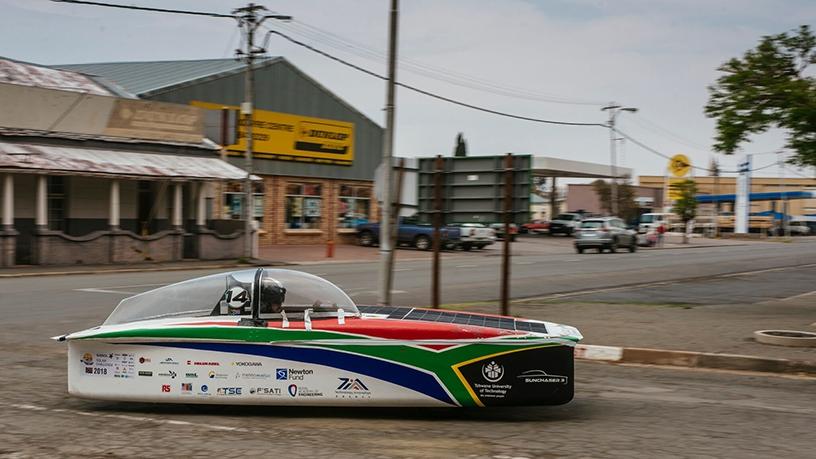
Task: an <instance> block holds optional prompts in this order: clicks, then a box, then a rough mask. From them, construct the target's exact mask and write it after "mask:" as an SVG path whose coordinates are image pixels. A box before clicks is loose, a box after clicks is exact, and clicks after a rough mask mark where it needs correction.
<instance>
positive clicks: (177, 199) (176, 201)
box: [171, 183, 183, 230]
mask: <svg viewBox="0 0 816 459" xmlns="http://www.w3.org/2000/svg"><path fill="white" fill-rule="evenodd" d="M182 186H183V184H182V183H176V184H175V185H174V189H173V218H172V219H171V224H172V225H173V227H174V229H177V230H180V229H181V226H182V222H181V215H182V213H181V210H182V209H181V206H182V199H181V197H182Z"/></svg>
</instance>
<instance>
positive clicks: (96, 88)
mask: <svg viewBox="0 0 816 459" xmlns="http://www.w3.org/2000/svg"><path fill="white" fill-rule="evenodd" d="M0 82H2V83H10V84H17V85H22V86H35V87H38V88H47V89H61V90H64V91H76V92H84V93H88V94H95V95H98V96H110V95H112V93H111V92H110V91H108V90H107V89H105V87H104V86H102V85H100V84H98V83H96V82H94V81H93V80H92V79H90V78H88V77H86V76H85V75H82V74H80V73H77V72H75V71H65V70H58V69H53V68H49V67H43V66H39V65H34V64H28V63H25V62H19V61H13V60H9V59H2V58H0Z"/></svg>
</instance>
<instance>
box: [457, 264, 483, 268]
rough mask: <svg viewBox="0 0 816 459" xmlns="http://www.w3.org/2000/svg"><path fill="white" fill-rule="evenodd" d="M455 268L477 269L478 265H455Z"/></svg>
mask: <svg viewBox="0 0 816 459" xmlns="http://www.w3.org/2000/svg"><path fill="white" fill-rule="evenodd" d="M456 267H457V268H478V267H479V265H456Z"/></svg>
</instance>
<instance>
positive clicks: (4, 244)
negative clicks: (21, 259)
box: [0, 174, 17, 267]
mask: <svg viewBox="0 0 816 459" xmlns="http://www.w3.org/2000/svg"><path fill="white" fill-rule="evenodd" d="M16 251H17V231H16V230H15V229H14V176H13V175H11V174H5V176H4V177H3V218H2V227H0V267H2V266H14V264H15V262H16V259H15V258H16Z"/></svg>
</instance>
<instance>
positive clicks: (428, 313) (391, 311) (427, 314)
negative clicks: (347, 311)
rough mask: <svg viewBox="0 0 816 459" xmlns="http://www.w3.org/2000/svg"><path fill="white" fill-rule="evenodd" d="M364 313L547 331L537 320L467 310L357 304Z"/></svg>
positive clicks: (406, 318) (539, 331)
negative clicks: (474, 312)
mask: <svg viewBox="0 0 816 459" xmlns="http://www.w3.org/2000/svg"><path fill="white" fill-rule="evenodd" d="M357 308H358V309H359V310H360V312H362V313H365V314H383V315H387V316H388V318H389V319H395V320H418V321H422V322H440V323H451V324H461V325H474V326H477V327H488V328H498V329H502V330H518V331H525V332H536V333H547V326H546V325H544V324H542V323H539V322H529V321H526V320H519V319H512V318H510V317H493V316H484V315H480V314H470V313H467V312H453V311H437V310H433V309H415V308H404V307H398V306H358V307H357Z"/></svg>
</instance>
